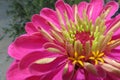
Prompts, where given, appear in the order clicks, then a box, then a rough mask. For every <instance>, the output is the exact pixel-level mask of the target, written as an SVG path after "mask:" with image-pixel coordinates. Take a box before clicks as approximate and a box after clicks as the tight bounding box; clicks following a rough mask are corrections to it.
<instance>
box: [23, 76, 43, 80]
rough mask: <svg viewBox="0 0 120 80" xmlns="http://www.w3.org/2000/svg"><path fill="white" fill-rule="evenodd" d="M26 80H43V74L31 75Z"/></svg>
mask: <svg viewBox="0 0 120 80" xmlns="http://www.w3.org/2000/svg"><path fill="white" fill-rule="evenodd" d="M25 80H41V76H30V77H28V78H26V79H25Z"/></svg>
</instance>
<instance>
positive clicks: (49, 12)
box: [40, 8, 60, 29]
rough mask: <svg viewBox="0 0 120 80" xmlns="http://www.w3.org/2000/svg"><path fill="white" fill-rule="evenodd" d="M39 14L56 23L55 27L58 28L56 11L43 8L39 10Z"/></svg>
mask: <svg viewBox="0 0 120 80" xmlns="http://www.w3.org/2000/svg"><path fill="white" fill-rule="evenodd" d="M40 16H42V17H43V18H45V19H46V20H47V21H50V22H52V23H53V24H54V25H57V27H58V28H59V29H60V26H59V25H60V23H59V19H58V16H57V13H56V12H55V11H54V10H52V9H49V8H43V9H42V10H41V11H40Z"/></svg>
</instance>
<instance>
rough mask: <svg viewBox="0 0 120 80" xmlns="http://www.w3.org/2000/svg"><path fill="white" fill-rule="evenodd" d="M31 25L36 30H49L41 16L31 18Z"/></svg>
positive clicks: (46, 22) (36, 15)
mask: <svg viewBox="0 0 120 80" xmlns="http://www.w3.org/2000/svg"><path fill="white" fill-rule="evenodd" d="M32 23H33V25H34V26H36V28H38V29H39V28H43V29H44V30H46V31H47V32H49V31H50V30H51V27H50V25H49V23H48V21H47V20H46V19H44V18H43V17H42V16H40V15H38V14H35V15H33V16H32Z"/></svg>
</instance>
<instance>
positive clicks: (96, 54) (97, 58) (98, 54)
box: [89, 51, 104, 65]
mask: <svg viewBox="0 0 120 80" xmlns="http://www.w3.org/2000/svg"><path fill="white" fill-rule="evenodd" d="M103 56H104V53H101V52H99V51H97V52H92V56H91V57H90V58H89V59H90V60H92V61H94V64H95V65H98V64H99V62H102V63H104V60H103V58H102V57H103Z"/></svg>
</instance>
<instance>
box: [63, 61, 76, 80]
mask: <svg viewBox="0 0 120 80" xmlns="http://www.w3.org/2000/svg"><path fill="white" fill-rule="evenodd" d="M73 73H74V65H72V64H71V63H68V69H67V72H66V74H64V75H63V80H67V79H68V80H71V78H72V76H73Z"/></svg>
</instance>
